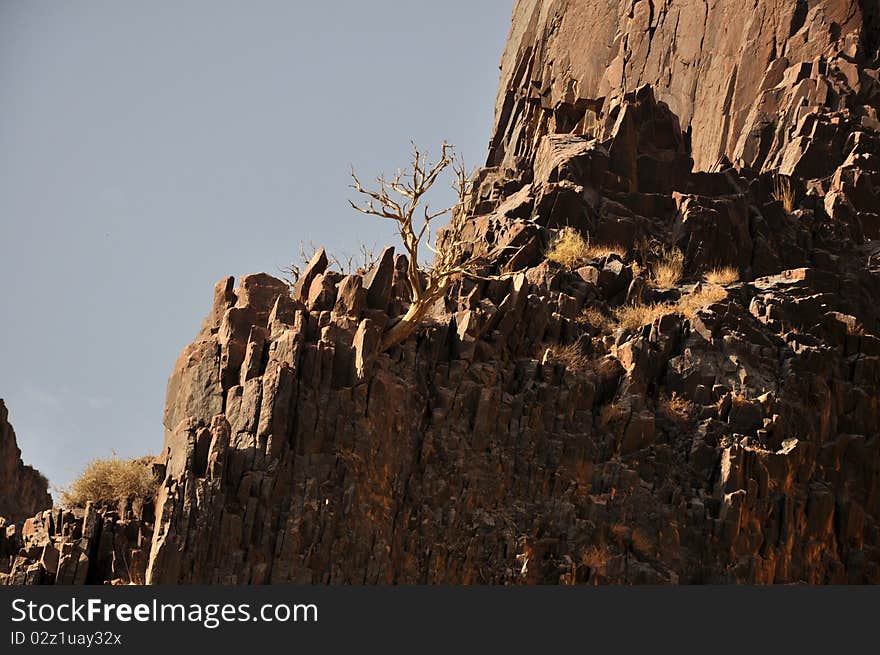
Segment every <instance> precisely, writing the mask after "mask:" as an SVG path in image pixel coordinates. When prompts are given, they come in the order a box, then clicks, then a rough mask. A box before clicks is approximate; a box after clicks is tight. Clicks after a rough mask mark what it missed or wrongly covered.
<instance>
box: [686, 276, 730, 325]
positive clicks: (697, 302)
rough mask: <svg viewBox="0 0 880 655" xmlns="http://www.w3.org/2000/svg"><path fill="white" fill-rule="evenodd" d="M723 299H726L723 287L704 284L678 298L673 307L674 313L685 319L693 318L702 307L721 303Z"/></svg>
mask: <svg viewBox="0 0 880 655" xmlns="http://www.w3.org/2000/svg"><path fill="white" fill-rule="evenodd" d="M725 298H727V291H726V290H725V289H724V288H723V287H719V286H715V285H705V284H704V285H702V286H700V287H699V288H698V289H697V290H695V291H693V292H692V293H688V294H685V295H683V296H682V297H681V298H679V300H678V302H677V303H676V304H675V307H676V311H677V312H678V313H679V314H681V315H682V316H684V317H685V318H693V317H694V316H695V315H696V313H697V312H698V311H699V310H701V309H702V308H703V307H706V306H707V305H711V304H713V303H716V302H721V301H722V300H724V299H725Z"/></svg>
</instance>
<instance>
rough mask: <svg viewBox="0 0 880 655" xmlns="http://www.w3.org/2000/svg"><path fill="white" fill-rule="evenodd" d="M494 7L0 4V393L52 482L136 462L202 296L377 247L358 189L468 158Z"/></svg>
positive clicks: (483, 97)
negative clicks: (357, 201)
mask: <svg viewBox="0 0 880 655" xmlns="http://www.w3.org/2000/svg"><path fill="white" fill-rule="evenodd" d="M512 5H513V0H485V1H483V0H481V1H479V2H474V0H443V1H442V2H437V1H434V0H408V1H407V2H401V1H400V0H369V1H364V0H337V1H335V2H334V1H330V0H325V1H324V2H297V1H295V0H284V1H282V0H278V1H273V0H250V1H247V2H245V1H244V0H239V1H236V2H231V1H217V0H150V1H149V2H128V1H119V0H103V1H99V0H76V1H73V0H72V1H69V2H55V1H53V0H0V227H2V229H0V276H2V280H3V293H2V307H3V310H2V314H0V398H4V399H5V400H6V403H7V405H8V406H9V411H10V420H11V422H12V424H13V426H14V427H15V430H16V433H17V436H18V441H19V446H20V447H21V449H22V453H23V458H24V460H25V462H26V463H29V464H33V465H34V466H36V467H37V468H38V469H40V470H41V471H42V472H43V473H45V474H46V475H47V476H48V477H49V479H50V482H51V483H52V484H53V485H63V484H67V483H69V482H70V480H71V479H72V478H73V477H74V476H75V475H76V473H77V472H78V471H80V470H81V469H82V467H83V466H84V465H85V463H86V462H87V461H88V460H90V459H92V458H94V457H103V456H108V455H110V454H112V453H113V452H116V453H117V454H119V455H120V456H135V455H142V454H146V453H151V454H155V453H156V452H157V451H158V449H159V448H161V443H162V411H163V406H164V398H165V385H166V382H167V378H168V375H169V373H170V372H171V368H172V365H173V363H174V360H175V358H176V357H177V354H178V353H179V352H180V350H181V349H182V348H183V347H184V346H185V345H186V344H187V343H189V342H190V341H191V340H192V338H193V337H194V336H195V334H196V333H197V331H198V328H199V325H200V323H201V320H202V318H203V317H204V316H205V314H206V313H207V311H208V309H209V308H210V305H211V299H212V289H213V285H214V283H215V282H216V281H217V280H218V279H220V278H221V277H223V276H225V275H235V276H236V277H238V276H240V275H243V274H245V273H250V272H256V271H266V272H269V273H276V274H277V273H278V271H279V268H280V267H282V266H283V265H284V264H286V263H288V262H289V261H291V260H293V259H295V258H296V255H297V253H298V252H299V244H300V242H305V243H306V244H308V243H309V242H314V243H315V244H319V245H325V246H327V247H328V249H330V250H333V251H337V252H356V251H357V249H358V247H359V245H360V244H361V243H365V244H367V245H369V246H373V245H375V246H376V247H377V249H378V248H381V247H382V246H383V245H385V244H386V243H391V242H393V237H392V234H391V232H390V228H389V226H388V225H386V224H384V223H379V222H378V221H377V219H371V218H368V217H365V216H361V215H359V214H356V213H355V212H353V211H352V210H351V209H349V208H348V206H347V204H346V198H348V197H350V192H349V190H348V189H347V185H348V181H349V180H348V171H349V166H350V165H351V164H354V165H355V167H356V168H357V170H358V171H359V173H360V174H361V175H362V177H371V176H373V175H374V174H377V173H379V172H381V171H383V170H384V171H393V169H394V168H396V167H397V166H399V165H401V164H403V163H405V160H406V157H407V154H408V149H409V141H410V139H413V140H415V141H416V142H417V143H418V144H420V145H423V146H433V147H434V151H435V152H436V149H437V145H438V144H439V143H440V141H441V140H442V139H444V138H447V139H449V140H450V141H451V142H453V143H454V144H456V145H457V146H458V148H459V150H460V151H461V152H462V154H463V155H464V156H465V158H466V160H467V162H468V163H469V164H480V163H482V161H483V160H484V158H485V155H486V147H487V144H488V139H489V132H490V128H491V123H492V112H493V107H494V101H495V92H496V88H497V84H498V65H499V63H500V57H501V52H502V49H503V46H504V41H505V38H506V36H507V30H508V26H509V20H510V13H511V10H512Z"/></svg>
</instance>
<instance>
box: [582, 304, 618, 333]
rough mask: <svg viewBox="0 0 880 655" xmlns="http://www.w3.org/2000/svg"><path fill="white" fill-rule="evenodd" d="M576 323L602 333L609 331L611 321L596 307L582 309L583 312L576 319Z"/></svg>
mask: <svg viewBox="0 0 880 655" xmlns="http://www.w3.org/2000/svg"><path fill="white" fill-rule="evenodd" d="M578 322H579V323H581V324H582V325H584V324H585V325H589V326H591V327H594V328H596V329H598V330H600V331H602V332H607V331H609V329H610V327H611V320H610V319H609V318H608V317H607V316H605V314H603V313H602V311H601V310H599V309H597V308H596V307H587V308H586V309H584V311H582V312H581V315H580V317H578Z"/></svg>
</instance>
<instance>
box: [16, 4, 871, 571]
mask: <svg viewBox="0 0 880 655" xmlns="http://www.w3.org/2000/svg"><path fill="white" fill-rule="evenodd" d="M746 4H747V5H748V6H746V5H745V4H744V3H740V2H734V0H714V1H713V0H709V1H708V2H703V1H700V2H679V1H671V0H670V1H666V2H663V1H661V0H653V1H646V0H643V1H636V2H630V1H628V2H625V3H624V2H620V3H618V2H615V1H614V0H606V1H604V2H594V1H591V0H587V1H580V2H574V1H573V0H572V1H566V0H556V1H554V2H550V1H549V0H548V1H546V2H544V1H541V0H523V1H521V2H518V4H517V6H516V9H515V14H514V22H513V26H512V28H511V35H510V40H509V43H508V47H507V50H506V52H505V56H504V61H503V67H502V84H501V89H500V92H499V105H498V111H497V116H496V131H495V135H494V137H493V139H492V146H491V150H490V155H489V161H488V165H487V167H485V168H484V169H482V170H481V171H479V172H478V173H477V175H476V176H475V178H474V185H473V186H474V188H473V191H472V193H471V194H470V197H469V199H468V204H467V206H466V208H465V210H466V211H465V212H464V213H463V215H462V220H464V221H466V224H465V225H464V229H463V234H464V241H463V242H462V243H458V244H455V246H456V247H457V248H459V249H461V250H462V251H467V253H469V254H476V255H479V256H481V257H482V261H483V266H482V269H481V270H480V273H482V274H483V279H481V280H471V279H462V280H459V281H458V282H457V283H456V284H455V285H454V286H453V288H452V289H451V291H450V292H449V293H448V294H447V296H446V297H445V298H444V299H443V300H442V301H440V302H438V303H437V305H436V306H435V307H434V308H433V311H432V313H431V315H430V317H429V319H428V320H427V321H426V322H425V324H424V325H423V326H422V328H421V329H420V330H419V331H418V333H417V334H416V335H414V336H413V337H411V338H410V339H408V340H406V341H405V342H403V343H402V344H400V345H399V346H395V347H394V348H392V349H390V350H389V351H388V352H384V353H382V352H379V349H378V344H379V342H380V337H381V334H382V331H383V330H384V329H385V328H386V327H387V326H388V325H389V324H390V323H391V322H392V321H393V320H394V319H395V318H396V317H398V316H400V315H401V314H402V313H403V312H404V311H405V309H406V306H407V303H408V299H407V296H406V294H405V290H404V289H405V287H404V285H403V282H402V279H401V277H402V273H403V271H405V269H406V260H405V258H404V257H403V256H401V255H395V254H394V253H393V252H392V251H390V250H388V251H386V252H384V253H383V255H382V257H381V258H380V261H379V262H378V263H377V264H376V265H375V266H374V268H373V269H372V270H370V271H368V272H365V273H364V274H360V273H359V274H356V275H343V274H342V273H339V272H336V271H333V270H330V268H329V264H328V259H327V257H326V255H325V254H324V253H323V252H319V253H317V254H316V255H315V257H314V258H313V259H312V261H311V262H310V264H309V266H308V268H307V269H306V270H305V271H304V272H303V274H302V276H301V277H300V278H299V281H298V282H297V284H296V285H295V287H294V288H292V289H289V288H288V287H287V286H286V285H285V284H284V283H282V282H281V281H279V280H276V279H274V278H272V277H270V276H267V275H263V274H260V275H250V276H245V277H244V278H242V279H241V280H240V281H239V284H238V286H237V287H235V285H234V281H233V280H232V278H227V279H224V280H222V281H221V282H220V283H218V285H217V287H216V288H215V293H214V306H213V309H212V311H211V312H210V314H209V316H208V317H207V319H206V320H205V323H204V324H203V327H202V330H201V332H200V333H199V335H198V337H197V338H196V340H195V341H194V343H193V344H191V345H190V346H188V347H187V348H186V349H185V350H184V352H183V353H182V354H181V356H180V358H179V359H178V361H177V363H176V365H175V367H174V371H173V373H172V375H171V379H170V381H169V386H168V403H167V407H166V413H165V428H166V432H165V441H164V452H163V455H162V456H161V458H160V463H159V465H158V466H159V468H160V469H161V473H162V475H163V477H164V482H163V484H162V486H161V488H160V491H159V493H158V496H157V498H156V505H155V507H156V512H155V529H154V530H153V532H152V542H151V545H150V547H149V558H148V563H147V565H146V579H147V581H148V582H152V583H171V584H176V583H185V584H190V583H218V582H224V583H234V584H261V583H282V582H299V583H327V584H341V583H348V584H375V583H401V584H404V583H406V584H415V583H475V584H482V583H496V584H497V583H502V584H520V583H522V584H529V583H550V584H557V583H561V584H581V583H586V584H603V583H790V582H805V583H810V584H822V583H880V418H878V417H880V241H878V237H880V232H878V225H880V223H878V213H880V203H878V192H880V134H878V128H880V125H878V124H877V111H878V109H880V86H878V78H880V75H878V69H880V62H878V60H877V31H876V27H877V20H878V12H877V11H876V9H875V8H874V4H872V3H869V2H845V1H843V0H841V1H838V2H835V1H830V0H829V1H824V2H823V1H811V2H788V1H786V2H783V1H782V0H756V2H752V3H746ZM695 162H696V166H695V165H694V164H695ZM566 227H567V228H570V229H574V230H576V231H578V232H579V233H581V234H582V235H584V236H589V238H590V247H589V248H585V249H584V251H583V252H582V256H581V257H579V258H578V261H577V262H576V263H575V264H574V265H572V266H563V265H561V264H559V263H557V262H556V261H551V260H552V259H553V258H548V256H547V251H548V245H549V244H551V243H552V241H553V239H554V238H555V236H556V235H558V234H559V232H560V230H561V229H562V228H566ZM440 238H441V239H442V238H443V236H441V237H440ZM671 249H678V250H680V251H681V253H682V254H683V262H682V271H681V279H680V280H672V281H671V282H669V283H668V284H660V283H658V282H657V281H656V280H654V273H655V272H656V271H657V270H658V265H659V264H660V263H661V262H662V261H663V260H664V258H666V259H668V253H669V252H670V250H671ZM664 253H666V254H664ZM721 267H725V268H727V269H728V271H727V272H726V273H725V274H724V275H720V274H718V273H714V274H713V269H716V268H721ZM506 273H509V274H510V275H509V276H506V277H503V278H502V277H499V278H498V279H486V278H491V277H493V274H506ZM495 277H498V276H497V275H496V276H495ZM634 316H635V318H633V317H634ZM627 317H629V318H627ZM84 520H85V519H81V521H84ZM139 538H141V539H142V538H143V534H141V536H140V537H139ZM17 562H18V570H19V571H21V570H25V571H27V570H31V569H29V568H28V567H35V568H33V569H32V570H35V571H39V570H40V568H39V562H37V561H36V559H35V558H34V556H28V557H25V556H21V559H19V560H17ZM108 575H109V574H108Z"/></svg>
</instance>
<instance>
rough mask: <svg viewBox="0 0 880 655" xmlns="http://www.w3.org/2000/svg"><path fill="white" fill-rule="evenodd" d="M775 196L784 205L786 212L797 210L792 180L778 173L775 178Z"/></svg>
mask: <svg viewBox="0 0 880 655" xmlns="http://www.w3.org/2000/svg"><path fill="white" fill-rule="evenodd" d="M773 197H774V198H775V199H776V201H777V202H779V203H780V204H781V205H782V208H783V209H784V210H785V213H786V214H791V213H792V212H793V211H794V210H795V200H796V198H795V191H794V188H793V187H792V186H791V180H789V179H788V178H787V177H783V176H782V175H777V176H776V179H775V180H773Z"/></svg>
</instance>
